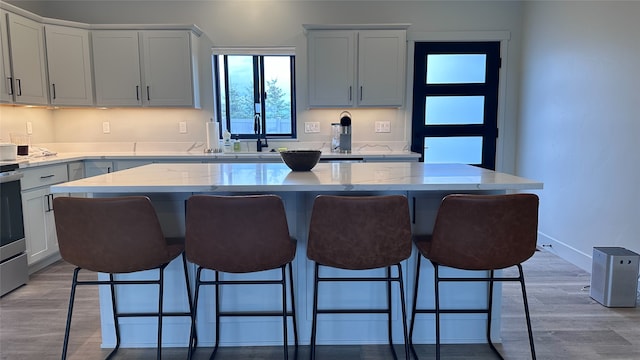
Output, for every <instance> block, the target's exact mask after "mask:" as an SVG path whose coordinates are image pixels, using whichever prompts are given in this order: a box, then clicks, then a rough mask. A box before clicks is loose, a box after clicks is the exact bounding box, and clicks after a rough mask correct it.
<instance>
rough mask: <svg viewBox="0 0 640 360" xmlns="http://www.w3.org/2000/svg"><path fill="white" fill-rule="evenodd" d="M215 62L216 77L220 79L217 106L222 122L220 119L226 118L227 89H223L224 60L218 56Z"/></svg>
mask: <svg viewBox="0 0 640 360" xmlns="http://www.w3.org/2000/svg"><path fill="white" fill-rule="evenodd" d="M217 62H218V74H219V75H218V76H219V78H220V80H219V81H218V84H219V86H220V96H218V99H219V101H220V104H218V106H219V107H220V122H222V121H223V120H222V119H226V118H227V88H226V87H225V82H224V79H225V71H224V60H223V57H222V56H218V58H217ZM214 81H216V80H215V79H214Z"/></svg>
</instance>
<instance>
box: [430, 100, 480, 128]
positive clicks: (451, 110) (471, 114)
mask: <svg viewBox="0 0 640 360" xmlns="http://www.w3.org/2000/svg"><path fill="white" fill-rule="evenodd" d="M424 107H425V109H424V123H425V125H451V124H457V125H468V124H482V123H483V121H484V96H427V97H426V99H425V104H424Z"/></svg>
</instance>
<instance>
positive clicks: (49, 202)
mask: <svg viewBox="0 0 640 360" xmlns="http://www.w3.org/2000/svg"><path fill="white" fill-rule="evenodd" d="M49 196H51V194H47V195H45V196H44V197H45V198H46V199H47V209H46V210H45V212H50V211H51V200H50V198H49Z"/></svg>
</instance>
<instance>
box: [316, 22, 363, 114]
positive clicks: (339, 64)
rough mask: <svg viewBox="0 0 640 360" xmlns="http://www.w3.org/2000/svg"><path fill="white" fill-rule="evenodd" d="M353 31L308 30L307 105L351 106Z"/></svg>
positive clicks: (353, 67)
mask: <svg viewBox="0 0 640 360" xmlns="http://www.w3.org/2000/svg"><path fill="white" fill-rule="evenodd" d="M356 34H357V33H356V32H354V31H341V30H326V31H325V30H323V31H310V32H309V34H308V52H309V64H308V71H309V105H310V106H311V107H313V106H353V105H354V103H355V102H354V86H355V81H356V77H355V52H356V45H355V44H356Z"/></svg>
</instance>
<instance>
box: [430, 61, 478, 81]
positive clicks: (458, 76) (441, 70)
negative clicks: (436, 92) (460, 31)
mask: <svg viewBox="0 0 640 360" xmlns="http://www.w3.org/2000/svg"><path fill="white" fill-rule="evenodd" d="M486 61H487V55H485V54H429V55H427V84H460V83H484V82H485V73H486V71H485V68H486Z"/></svg>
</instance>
